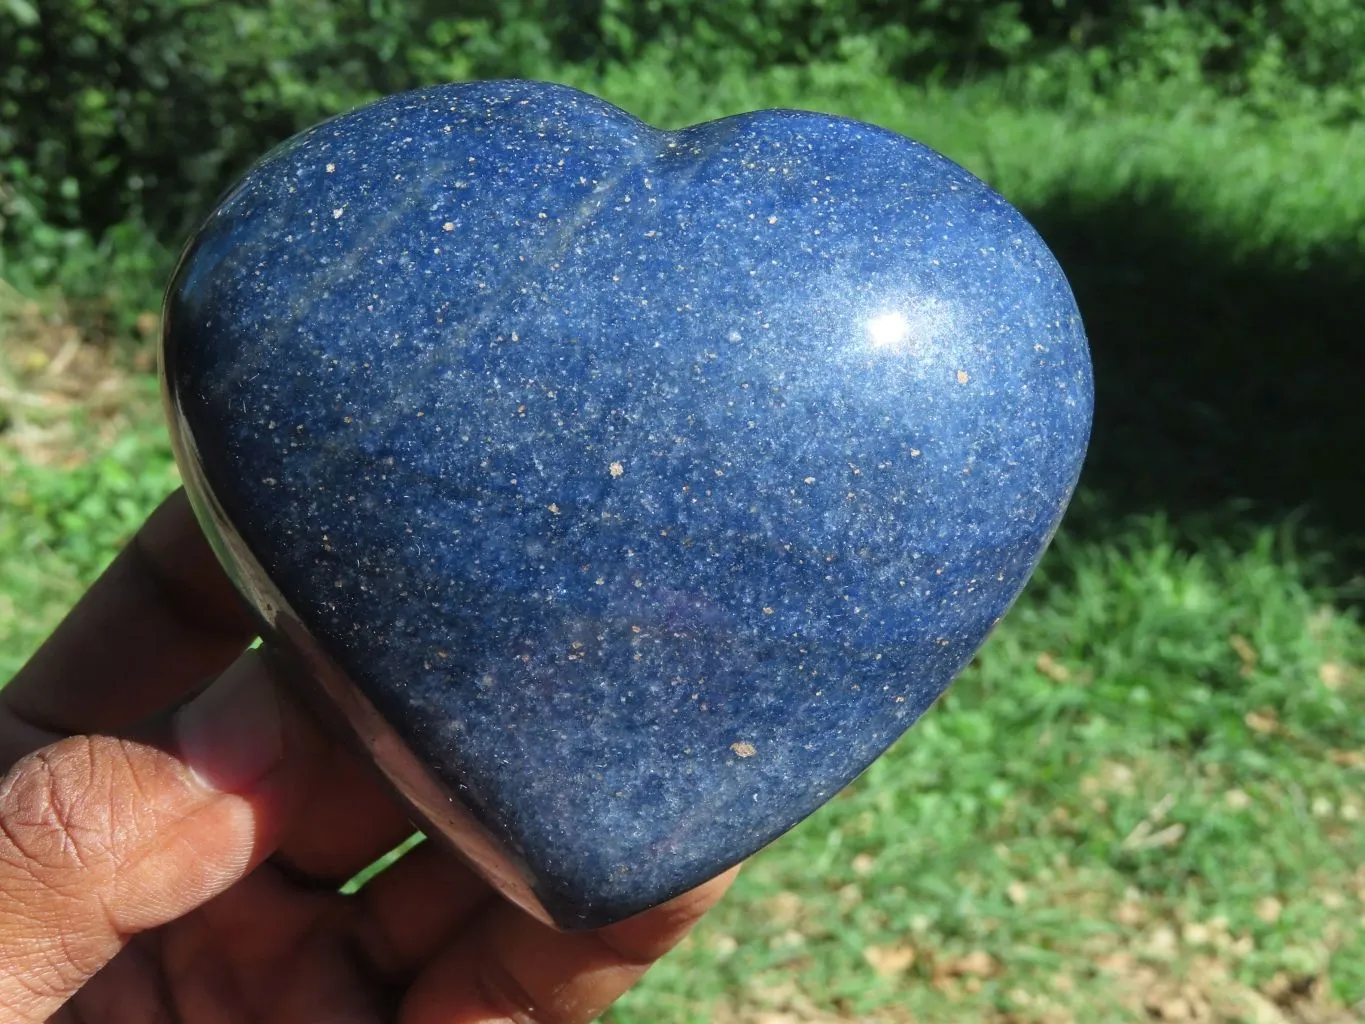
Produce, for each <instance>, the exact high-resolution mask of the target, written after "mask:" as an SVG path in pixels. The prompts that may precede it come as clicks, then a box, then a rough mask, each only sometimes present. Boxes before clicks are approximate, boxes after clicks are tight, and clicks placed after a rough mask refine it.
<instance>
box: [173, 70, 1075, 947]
mask: <svg viewBox="0 0 1365 1024" xmlns="http://www.w3.org/2000/svg"><path fill="white" fill-rule="evenodd" d="M164 354H165V373H166V385H167V389H168V396H169V399H170V403H171V407H172V412H173V416H172V418H173V425H174V429H175V433H176V439H177V444H178V445H179V451H180V456H181V461H182V466H183V467H184V470H185V474H186V477H187V479H188V481H189V484H190V487H191V490H192V492H193V494H194V498H195V501H196V505H197V507H198V508H199V510H200V514H201V516H202V517H203V518H204V519H205V522H206V524H208V526H209V528H210V531H211V532H212V533H213V534H214V537H215V540H216V542H217V543H218V545H219V548H220V551H221V552H222V554H223V557H224V559H225V561H226V562H227V563H228V565H229V568H230V569H231V571H232V572H233V573H234V574H235V577H236V578H237V579H238V581H239V583H240V585H241V586H242V589H243V591H244V592H245V593H246V594H247V595H248V596H249V597H250V598H251V599H252V601H253V602H254V603H255V605H256V607H257V608H258V610H259V611H260V613H261V615H262V618H263V620H264V622H265V625H266V628H267V636H268V638H269V639H270V641H271V643H272V644H274V645H275V646H276V647H279V648H283V649H288V650H289V651H291V652H292V653H293V655H294V657H295V660H296V663H297V664H301V665H304V666H306V668H307V670H308V671H309V672H310V673H312V674H313V675H314V676H315V677H317V678H318V679H320V680H321V681H322V683H323V687H324V689H326V690H327V691H328V692H329V693H330V694H331V696H332V699H333V701H334V702H335V703H336V704H337V705H338V706H340V707H341V708H342V710H343V711H344V713H345V717H346V718H348V719H349V720H350V722H351V724H352V726H353V727H354V728H355V730H356V731H357V732H358V733H359V735H360V736H361V738H362V739H363V740H364V741H365V742H366V743H367V745H368V746H369V747H370V749H371V750H372V752H373V753H374V756H375V759H376V760H377V761H378V762H379V764H380V766H381V767H382V768H384V769H385V770H386V771H387V772H388V773H389V775H390V777H391V778H392V779H393V780H394V782H395V784H396V785H397V786H398V788H399V789H400V790H401V791H402V792H403V793H405V794H406V795H407V797H408V798H409V800H410V801H411V802H412V803H413V805H414V806H415V807H416V808H417V813H418V817H419V820H421V821H422V822H423V823H425V825H426V826H427V828H428V829H430V830H434V831H436V832H438V833H440V834H443V835H446V836H447V837H449V838H452V839H453V841H454V842H455V843H456V845H457V846H459V847H460V848H461V849H463V851H464V852H465V853H466V855H467V856H469V857H470V858H471V859H472V860H473V861H474V862H475V863H477V864H478V865H479V866H480V868H481V870H483V871H484V872H485V873H486V874H488V875H489V876H490V877H491V878H493V879H494V880H495V881H496V882H497V883H498V884H499V885H501V886H502V887H503V888H504V889H506V890H507V891H508V892H509V893H511V894H512V895H513V896H514V897H515V898H517V899H520V900H521V901H522V902H523V903H525V904H527V905H528V906H530V907H532V908H533V909H535V910H537V911H539V912H541V913H547V914H548V916H549V917H551V918H553V920H555V921H556V922H557V923H559V924H560V925H563V926H566V927H587V926H595V925H601V924H605V923H607V922H610V921H614V920H617V919H619V918H622V917H625V916H627V915H629V914H632V913H634V912H636V911H639V910H642V909H644V908H646V907H648V906H651V905H653V904H655V903H658V902H660V901H661V900H663V899H665V898H667V897H670V896H672V895H674V894H676V893H678V892H680V891H682V890H684V889H686V888H688V887H690V886H692V885H694V884H696V883H698V882H700V881H702V880H704V879H705V878H707V877H709V876H711V875H713V874H715V873H716V872H718V871H719V870H721V869H723V868H725V867H726V866H728V865H730V864H732V863H734V862H736V861H738V860H740V859H741V858H743V857H745V856H747V855H748V854H750V853H752V852H753V851H754V850H756V849H758V848H759V847H761V846H762V845H763V844H765V843H767V842H768V841H769V840H771V839H773V838H774V837H775V836H777V835H779V834H780V833H781V832H783V831H784V830H785V829H787V828H789V827H790V826H791V825H793V824H794V823H796V822H797V821H799V820H800V819H801V818H803V817H804V816H806V815H807V814H809V813H810V812H811V811H813V810H815V809H816V808H817V807H819V806H820V804H822V803H823V802H824V801H826V800H828V799H829V798H830V797H831V796H833V795H834V794H835V793H836V792H837V791H838V790H839V789H840V788H841V787H842V786H844V785H845V784H846V783H847V782H849V780H851V779H852V778H853V777H854V776H856V775H857V774H858V773H859V772H860V771H862V770H863V769H864V768H865V767H866V766H867V765H868V764H869V763H870V762H871V761H872V760H873V759H875V758H876V757H877V756H878V755H879V754H880V753H881V752H882V751H883V750H884V749H885V748H886V747H887V745H888V744H890V743H891V742H892V741H893V740H895V739H896V738H897V737H898V736H899V735H900V734H901V733H902V732H903V731H904V730H905V729H906V728H907V727H909V725H910V724H911V723H912V722H914V721H915V719H916V718H918V717H919V715H921V714H922V713H923V712H924V711H925V709H926V708H928V707H929V705H930V704H931V703H932V702H933V701H934V699H935V698H936V697H937V696H938V695H939V694H940V693H941V692H942V691H943V690H944V688H945V687H946V686H947V685H948V683H949V682H950V681H951V680H952V678H953V676H954V674H955V673H956V672H957V671H958V670H959V669H961V668H962V666H963V665H964V664H965V663H966V662H967V661H968V660H969V659H970V658H971V657H972V654H973V652H975V651H976V649H977V647H978V646H979V645H980V644H981V642H982V641H983V640H984V639H985V637H986V635H987V633H988V632H989V631H990V629H991V628H992V626H993V625H994V624H995V623H996V622H997V621H999V619H1000V616H1001V615H1003V614H1004V613H1005V611H1006V609H1007V608H1008V607H1009V605H1010V603H1011V602H1012V601H1013V600H1014V598H1015V596H1016V595H1017V594H1018V593H1019V591H1020V589H1021V588H1022V586H1023V585H1024V583H1025V581H1026V580H1027V578H1028V576H1029V574H1030V572H1031V571H1032V569H1033V567H1034V565H1035V564H1036V562H1037V560H1038V558H1039V556H1040V555H1041V553H1042V551H1043V549H1044V547H1045V546H1046V544H1047V542H1048V540H1049V539H1050V537H1051V536H1052V533H1053V531H1054V530H1055V528H1056V526H1057V523H1058V520H1059V519H1060V517H1061V515H1062V512H1063V510H1064V508H1065V506H1066V503H1067V500H1068V498H1069V496H1070V494H1071V492H1072V488H1073V486H1074V484H1075V482H1076V478H1077V474H1078V472H1079V469H1080V465H1081V460H1082V457H1083V454H1084V450H1085V446H1086V440H1087V436H1088V432H1089V427H1090V418H1091V406H1092V385H1091V377H1090V366H1089V358H1088V353H1087V348H1086V342H1085V337H1084V334H1083V331H1082V328H1081V322H1080V318H1079V316H1078V314H1077V310H1076V306H1075V304H1074V301H1073V299H1072V296H1071V292H1070V290H1069V289H1068V287H1067V283H1066V281H1065V279H1064V277H1063V275H1062V273H1061V271H1060V270H1059V269H1058V267H1057V264H1056V263H1055V262H1054V260H1053V258H1052V256H1051V255H1050V254H1049V252H1048V250H1047V248H1046V247H1045V246H1044V244H1043V242H1042V241H1041V240H1040V239H1039V237H1038V236H1037V234H1035V233H1034V231H1033V230H1032V229H1031V228H1030V227H1029V225H1028V224H1027V223H1026V222H1025V221H1024V219H1023V218H1022V217H1021V216H1020V215H1019V214H1018V213H1017V212H1016V211H1015V210H1014V209H1012V208H1011V207H1010V206H1009V205H1008V204H1006V203H1005V201H1004V200H1003V199H1001V198H1000V197H999V196H998V195H996V194H995V193H994V192H992V191H991V190H990V189H988V188H987V187H986V186H985V185H983V184H982V183H981V182H980V181H978V180H977V179H976V178H974V177H972V176H971V175H970V174H968V173H967V172H965V171H964V170H962V169H961V168H959V167H958V166H956V165H955V164H953V163H951V162H949V161H948V160H946V159H944V158H943V157H941V156H939V155H938V154H936V153H934V152H933V151H931V150H929V149H927V148H925V147H924V146H922V145H919V144H917V143H915V142H911V141H909V140H907V139H905V138H902V137H900V136H897V135H895V134H893V133H891V132H888V131H884V130H881V129H879V128H875V127H871V126H869V125H866V124H861V123H857V122H854V121H849V120H844V119H840V118H834V117H828V116H823V115H818V114H811V113H802V112H795V111H766V112H762V113H755V114H747V115H743V116H739V117H732V118H727V119H725V120H721V121H716V122H713V123H710V124H703V125H699V126H696V127H692V128H688V129H685V130H683V131H678V132H663V131H658V130H656V129H654V128H651V127H649V126H647V125H645V124H643V123H642V122H640V121H638V120H636V119H634V118H632V117H630V116H629V115H627V114H625V113H624V112H622V111H620V110H618V109H617V108H615V107H612V106H610V105H608V104H606V103H603V102H601V101H599V100H596V99H594V98H592V97H590V96H587V95H584V94H582V93H579V92H575V91H572V90H569V89H565V88H561V87H556V86H551V85H543V84H537V83H529V82H521V83H511V82H490V83H481V84H470V85H458V86H448V87H441V88H433V89H428V90H425V91H421V92H416V93H410V94H406V95H400V96H395V97H392V98H389V99H386V100H383V101H381V102H379V103H376V104H374V105H372V106H369V107H366V108H364V109H361V110H358V111H355V112H353V113H350V114H347V115H344V116H342V117H339V118H336V119H334V120H332V121H329V122H326V123H325V124H322V125H320V126H319V127H316V128H314V129H312V130H311V131H308V132H305V133H303V134H302V135H300V136H298V137H296V138H295V139H293V140H291V141H290V142H288V143H286V144H285V145H283V146H281V147H280V148H278V149H277V150H275V151H274V152H273V153H271V154H269V155H268V156H267V157H266V158H265V159H264V160H263V161H262V162H261V163H259V164H258V165H257V166H256V167H255V168H254V169H252V170H251V171H250V172H249V173H248V174H247V175H246V177H245V179H244V180H243V181H242V182H241V183H240V184H238V185H237V186H236V187H235V188H234V189H233V190H232V191H231V192H230V193H229V194H228V195H227V196H226V198H225V199H224V200H223V203H222V205H221V206H220V207H219V209H218V210H217V211H216V212H215V213H214V214H213V215H212V216H211V217H210V218H209V220H208V221H207V223H206V224H205V225H204V227H203V228H202V230H201V231H200V232H199V234H198V235H197V237H196V238H195V239H194V241H193V242H192V244H191V246H190V248H189V249H188V250H187V253H186V255H185V257H184V259H183V262H182V264H181V266H180V268H179V270H178V272H177V274H176V276H175V279H174V281H173V283H172V286H171V289H170V294H169V299H168V306H167V318H166V334H165V353H164Z"/></svg>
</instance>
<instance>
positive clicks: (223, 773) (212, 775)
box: [173, 651, 284, 793]
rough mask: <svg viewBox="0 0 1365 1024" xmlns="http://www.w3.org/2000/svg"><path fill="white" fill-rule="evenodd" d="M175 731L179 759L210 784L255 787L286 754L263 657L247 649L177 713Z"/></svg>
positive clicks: (220, 788)
mask: <svg viewBox="0 0 1365 1024" xmlns="http://www.w3.org/2000/svg"><path fill="white" fill-rule="evenodd" d="M173 729H174V732H175V742H176V746H177V747H178V748H179V752H180V756H181V757H182V758H183V759H184V761H185V763H186V764H187V765H188V766H189V767H190V769H191V770H193V772H194V774H195V775H196V776H197V777H198V779H199V781H200V782H202V783H203V784H204V785H205V786H208V787H209V788H211V789H216V790H218V791H219V792H224V793H238V792H241V791H243V790H246V789H250V788H251V786H252V785H253V784H254V783H256V782H257V781H259V780H260V779H261V778H262V777H263V776H264V775H265V774H266V773H267V772H269V771H270V769H272V768H273V767H275V765H276V764H278V763H279V761H280V758H281V756H282V755H283V754H284V736H283V732H282V730H281V726H280V706H279V702H278V700H277V698H276V696H275V685H274V683H273V682H272V681H271V679H270V676H269V675H268V674H267V672H266V669H265V665H264V663H263V662H262V660H261V657H260V655H258V654H257V653H256V652H255V651H248V652H247V653H246V654H244V655H242V656H241V657H240V658H238V659H237V660H236V661H235V662H233V664H232V665H231V666H230V667H229V668H228V670H227V671H226V672H224V673H223V674H222V675H220V676H219V677H218V678H217V679H216V680H214V682H213V684H212V685H211V686H209V688H208V689H207V690H205V691H204V692H203V693H201V694H200V695H199V696H198V697H195V698H194V700H192V701H190V703H188V704H186V705H185V706H184V707H183V708H181V709H180V710H179V711H177V712H176V714H175V720H174V725H173Z"/></svg>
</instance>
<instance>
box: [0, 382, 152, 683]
mask: <svg viewBox="0 0 1365 1024" xmlns="http://www.w3.org/2000/svg"><path fill="white" fill-rule="evenodd" d="M128 398H129V400H128V402H127V403H126V404H127V406H128V409H129V412H130V413H131V414H132V415H133V416H134V419H133V421H132V424H131V427H125V429H123V430H121V431H120V432H119V434H118V435H117V436H116V437H115V438H114V439H113V440H112V441H110V442H107V443H106V442H100V441H98V440H96V438H97V437H98V434H99V432H98V431H97V430H96V429H95V428H94V427H93V425H88V424H86V423H83V422H81V421H80V417H81V414H80V413H77V421H76V423H75V424H74V428H75V429H74V433H75V434H76V436H78V437H81V438H83V439H85V444H83V445H81V447H80V449H78V450H77V452H73V453H72V454H71V455H70V456H69V457H68V458H67V459H65V460H63V461H62V462H61V463H60V464H56V465H53V464H47V463H39V462H35V461H32V460H29V459H25V458H22V457H20V456H18V455H17V454H16V453H14V452H11V451H10V450H9V449H8V448H6V447H4V446H3V445H0V480H3V481H4V486H3V487H0V683H3V681H5V680H8V679H9V677H10V676H11V675H12V674H13V673H14V672H15V671H17V670H18V668H19V666H20V665H21V664H22V663H23V660H24V658H26V657H27V655H28V653H29V652H30V651H32V649H33V648H34V647H36V646H37V644H38V642H39V641H40V640H41V639H42V637H43V636H44V634H45V633H46V632H47V631H48V630H50V629H51V628H52V627H53V626H54V625H56V622H57V619H58V618H59V617H60V615H61V614H63V613H64V612H65V611H66V609H67V608H69V607H70V606H71V604H72V603H74V601H75V599H76V597H77V596H79V594H80V592H81V591H82V590H83V589H84V588H85V587H87V586H89V585H90V584H91V583H92V582H94V580H95V578H96V577H97V576H98V575H99V573H100V572H101V571H102V570H103V569H104V567H105V566H106V565H107V564H108V562H109V560H110V559H111V558H112V557H113V556H114V553H115V552H116V551H118V549H119V548H120V547H122V546H123V544H124V543H126V542H127V540H128V538H130V537H131V536H132V535H133V532H134V531H135V530H136V529H137V527H138V526H139V525H140V524H141V523H142V521H143V519H145V518H146V517H147V515H148V513H150V512H151V510H152V509H153V508H154V507H155V506H156V504H157V503H158V502H160V501H161V499H162V498H164V497H165V496H166V495H167V494H169V493H170V492H171V490H173V489H174V488H175V486H176V485H177V483H178V477H177V475H176V472H175V467H174V463H173V461H172V457H171V450H170V441H169V439H168V438H167V437H166V435H165V432H164V430H163V429H162V428H161V426H160V422H159V419H160V417H159V411H160V404H159V402H158V399H157V394H156V386H155V382H154V381H152V380H150V379H146V378H143V379H139V380H138V381H137V382H136V386H135V387H134V388H133V389H132V391H130V393H129V396H128Z"/></svg>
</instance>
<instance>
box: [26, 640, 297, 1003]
mask: <svg viewBox="0 0 1365 1024" xmlns="http://www.w3.org/2000/svg"><path fill="white" fill-rule="evenodd" d="M283 722H284V716H283V715H282V714H281V705H280V702H279V700H278V699H277V695H276V693H275V691H274V686H273V684H272V682H271V680H270V678H269V676H268V675H267V673H266V670H265V667H264V664H263V662H262V660H261V658H260V657H259V656H258V655H256V654H254V653H248V654H246V655H244V656H243V657H242V658H240V659H239V660H238V661H237V662H236V663H235V664H234V665H233V666H232V667H230V668H229V669H228V670H227V671H226V672H224V673H223V674H222V675H221V676H220V677H219V678H218V679H217V680H216V681H215V682H214V683H213V684H212V685H211V686H210V687H209V688H208V689H207V690H205V691H204V692H203V693H201V694H200V695H199V696H198V697H196V698H195V699H194V700H193V701H191V702H190V703H189V704H187V705H185V706H184V707H183V708H182V709H181V710H180V711H179V712H177V713H176V715H175V716H174V718H173V719H172V729H171V732H172V739H171V741H170V742H168V743H166V744H164V745H153V744H149V743H141V742H136V741H133V740H129V739H119V738H116V737H112V736H74V737H71V738H69V739H64V740H61V741H60V742H58V743H54V744H52V745H51V746H48V747H44V748H43V749H42V750H39V751H37V752H36V753H33V754H30V755H29V756H28V757H25V758H24V759H23V760H21V761H19V762H18V763H17V764H16V765H15V766H14V767H13V768H12V769H11V770H10V772H9V774H8V775H6V776H5V777H4V779H3V781H0V1018H3V1019H4V1020H7V1021H16V1022H20V1024H23V1022H29V1021H32V1022H37V1021H43V1020H46V1019H47V1018H48V1017H49V1016H50V1015H51V1014H52V1013H54V1012H55V1011H56V1010H57V1009H58V1008H59V1007H60V1006H61V1005H62V1004H63V1003H64V1002H65V1001H66V1000H67V999H69V998H70V997H71V996H72V995H73V994H74V993H75V992H76V990H77V989H79V988H80V987H81V986H82V985H83V984H85V982H86V981H87V980H89V978H90V977H91V976H92V975H94V974H95V972H96V971H98V970H99V969H100V968H101V967H103V966H104V965H105V964H106V963H108V962H109V961H110V960H111V959H112V958H113V957H114V956H115V955H116V954H117V953H118V952H119V950H120V949H121V948H122V947H123V945H124V943H126V942H127V941H128V939H130V938H131V937H132V936H133V935H136V934H137V933H138V932H141V931H144V930H146V929H148V928H155V927H157V926H158V925H162V924H165V923H167V922H169V921H171V920H174V919H175V918H177V917H180V916H182V915H184V914H186V913H188V912H190V911H191V910H193V909H195V908H196V907H198V906H199V905H201V904H203V903H204V902H206V901H208V900H210V899H212V898H213V897H214V896H216V895H218V894H219V893H221V892H222V891H223V890H225V889H227V888H228V887H229V886H231V885H232V884H233V883H235V882H237V881H238V880H239V879H241V878H242V877H243V876H244V875H246V874H247V873H248V872H249V871H251V870H252V868H254V867H255V866H256V865H257V864H258V863H259V862H260V861H261V860H263V859H264V858H265V857H266V856H268V855H269V854H270V852H271V850H272V849H273V848H274V846H275V844H276V843H277V841H278V835H279V832H280V828H281V825H282V822H283V819H284V818H285V817H286V810H285V803H286V801H287V797H288V793H289V792H290V791H292V790H294V789H295V788H296V787H295V786H293V785H291V784H290V783H291V780H290V775H291V772H290V771H288V770H286V759H285V757H284V751H285V747H286V743H285V734H286V730H285V728H284V725H283Z"/></svg>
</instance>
